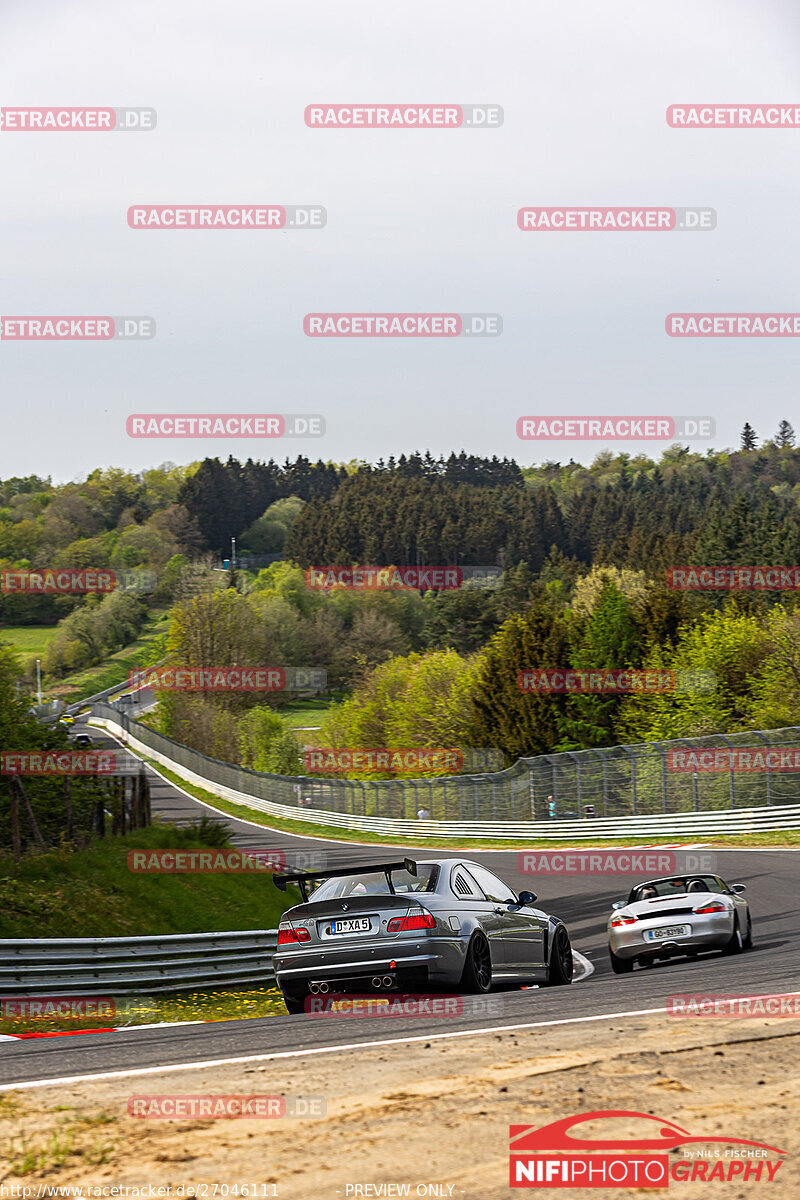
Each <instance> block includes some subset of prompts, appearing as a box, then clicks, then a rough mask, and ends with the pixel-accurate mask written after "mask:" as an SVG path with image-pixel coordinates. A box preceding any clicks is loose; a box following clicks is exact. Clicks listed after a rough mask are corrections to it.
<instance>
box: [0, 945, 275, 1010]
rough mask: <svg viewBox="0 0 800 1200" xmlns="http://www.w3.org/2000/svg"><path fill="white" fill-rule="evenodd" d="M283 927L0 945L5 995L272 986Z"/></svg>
mask: <svg viewBox="0 0 800 1200" xmlns="http://www.w3.org/2000/svg"><path fill="white" fill-rule="evenodd" d="M277 938H278V931H277V929H248V930H243V931H235V932H231V933H187V934H183V933H181V934H175V935H168V936H164V937H138V938H137V937H119V938H33V939H31V938H24V939H23V938H9V939H3V940H0V996H19V995H25V996H29V995H42V994H45V993H47V994H50V995H58V996H70V995H74V994H76V993H77V994H80V995H82V996H91V995H104V996H108V995H112V996H113V995H129V994H131V993H144V994H148V995H149V994H150V993H151V992H173V991H181V990H185V989H187V988H209V987H225V986H227V985H228V984H233V983H237V984H238V983H258V984H264V983H273V984H274V981H275V975H274V973H273V970H272V956H273V954H274V953H275V949H276V946H277Z"/></svg>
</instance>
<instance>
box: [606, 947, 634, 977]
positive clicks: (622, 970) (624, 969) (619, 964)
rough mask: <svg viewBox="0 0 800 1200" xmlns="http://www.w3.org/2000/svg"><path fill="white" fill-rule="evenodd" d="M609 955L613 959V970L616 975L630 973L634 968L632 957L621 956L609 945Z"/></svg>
mask: <svg viewBox="0 0 800 1200" xmlns="http://www.w3.org/2000/svg"><path fill="white" fill-rule="evenodd" d="M608 957H609V958H610V959H611V970H612V971H613V972H614V974H615V975H628V974H629V973H630V972H631V971H632V970H633V959H632V958H620V957H619V955H618V954H615V953H614V951H613V950H612V949H611V947H610V946H609V948H608Z"/></svg>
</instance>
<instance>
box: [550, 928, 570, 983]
mask: <svg viewBox="0 0 800 1200" xmlns="http://www.w3.org/2000/svg"><path fill="white" fill-rule="evenodd" d="M567 983H572V946H571V945H570V941H569V934H568V933H567V931H566V929H565V928H564V926H563V925H559V926H558V928H557V929H556V932H555V936H554V937H553V944H552V945H551V947H550V964H549V966H548V968H547V983H546V984H545V986H546V987H562V986H563V985H564V984H567Z"/></svg>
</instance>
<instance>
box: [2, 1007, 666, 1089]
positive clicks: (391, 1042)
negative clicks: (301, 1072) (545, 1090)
mask: <svg viewBox="0 0 800 1200" xmlns="http://www.w3.org/2000/svg"><path fill="white" fill-rule="evenodd" d="M666 1011H667V1010H666V1008H636V1009H632V1010H631V1011H629V1012H613V1013H599V1014H596V1015H595V1016H591V1017H562V1018H560V1019H559V1020H557V1021H524V1022H521V1023H520V1024H517V1025H490V1026H488V1027H484V1028H483V1029H460V1030H456V1031H455V1032H453V1033H422V1034H417V1035H415V1036H414V1037H399V1038H381V1039H380V1040H376V1041H372V1042H348V1043H345V1044H344V1045H341V1046H318V1047H316V1048H313V1049H312V1048H309V1049H308V1050H280V1051H274V1052H273V1053H271V1054H244V1055H240V1056H238V1057H236V1058H209V1059H206V1060H204V1061H203V1062H189V1063H172V1064H168V1065H165V1066H160V1067H135V1068H133V1069H132V1070H127V1071H98V1072H96V1073H94V1074H91V1075H63V1076H60V1077H59V1078H57V1079H26V1080H23V1081H21V1082H20V1083H2V1084H0V1092H14V1091H18V1090H21V1089H23V1088H37V1087H62V1086H64V1085H66V1084H69V1083H91V1082H92V1080H94V1079H129V1078H132V1077H134V1076H141V1075H168V1074H169V1073H170V1072H171V1071H203V1070H208V1069H209V1068H210V1067H227V1066H235V1065H237V1064H239V1063H255V1062H274V1061H275V1060H277V1059H282V1058H313V1057H314V1056H315V1055H318V1054H340V1053H343V1052H345V1051H350V1050H368V1049H373V1048H374V1047H376V1046H410V1045H412V1044H413V1043H414V1042H441V1041H450V1040H452V1039H453V1038H462V1037H483V1036H485V1035H488V1034H492V1033H513V1032H515V1031H516V1030H519V1029H544V1028H548V1027H550V1026H554V1025H583V1024H588V1023H590V1022H592V1021H610V1020H612V1019H616V1020H618V1019H619V1018H620V1017H643V1016H649V1015H650V1014H652V1013H665V1012H666Z"/></svg>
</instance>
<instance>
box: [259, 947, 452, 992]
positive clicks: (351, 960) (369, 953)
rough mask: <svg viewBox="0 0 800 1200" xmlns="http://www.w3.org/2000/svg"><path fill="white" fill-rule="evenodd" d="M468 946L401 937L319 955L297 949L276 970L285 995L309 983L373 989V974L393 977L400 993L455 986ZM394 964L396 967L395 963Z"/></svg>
mask: <svg viewBox="0 0 800 1200" xmlns="http://www.w3.org/2000/svg"><path fill="white" fill-rule="evenodd" d="M464 958H465V948H464V947H462V946H461V943H460V942H459V941H456V940H454V939H453V940H451V939H449V938H425V939H416V938H415V939H414V940H413V941H412V940H409V941H408V942H406V943H405V944H403V942H402V941H400V940H399V939H398V940H397V941H394V942H392V944H390V945H389V946H387V945H386V942H385V941H383V942H382V943H380V944H378V943H375V942H368V943H366V944H363V943H362V944H361V945H358V946H349V947H347V948H344V947H342V948H341V949H337V950H329V949H328V948H327V947H326V949H325V950H324V951H320V949H319V948H318V947H315V948H314V949H313V950H300V949H296V950H295V949H293V950H291V951H289V952H287V953H283V954H282V953H277V954H275V956H274V958H273V960H272V961H273V968H274V971H275V978H276V981H277V984H278V987H279V988H280V989H281V991H283V992H295V993H301V992H304V991H307V989H308V984H309V983H311V982H312V980H313V981H315V982H318V981H322V980H324V981H325V982H327V983H328V984H330V985H331V987H333V985H334V984H336V985H338V986H342V987H344V988H346V989H347V990H351V991H352V990H355V989H357V988H358V987H361V986H363V987H364V988H365V989H366V990H369V989H370V984H371V980H372V979H373V977H374V976H376V975H379V976H383V975H391V976H392V977H393V978H394V979H395V980H396V981H397V986H398V988H399V989H400V990H402V988H403V987H417V988H418V987H425V986H426V985H428V984H429V985H431V986H454V985H455V984H456V983H458V981H459V980H460V979H461V974H462V972H463V969H464ZM391 963H395V964H396V965H395V966H394V967H391V966H390V964H391Z"/></svg>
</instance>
